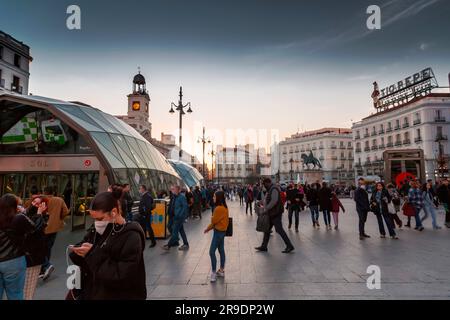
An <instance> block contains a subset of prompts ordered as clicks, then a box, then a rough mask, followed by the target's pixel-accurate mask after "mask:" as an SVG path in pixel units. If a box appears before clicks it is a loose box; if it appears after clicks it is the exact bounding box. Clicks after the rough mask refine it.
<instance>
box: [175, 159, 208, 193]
mask: <svg viewBox="0 0 450 320" xmlns="http://www.w3.org/2000/svg"><path fill="white" fill-rule="evenodd" d="M168 161H169V163H170V164H171V165H172V166H173V168H174V169H175V170H176V171H177V172H178V174H179V175H180V177H181V179H182V180H183V182H184V183H185V184H186V186H188V187H189V188H192V187H194V186H201V185H202V184H203V183H204V178H203V176H202V175H201V173H200V172H199V171H198V170H197V169H196V168H194V167H193V166H191V165H189V164H187V163H186V162H183V161H179V160H172V159H169V160H168Z"/></svg>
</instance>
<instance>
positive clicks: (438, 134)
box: [436, 126, 442, 137]
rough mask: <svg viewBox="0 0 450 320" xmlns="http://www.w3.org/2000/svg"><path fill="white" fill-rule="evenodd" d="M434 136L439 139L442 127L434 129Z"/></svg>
mask: <svg viewBox="0 0 450 320" xmlns="http://www.w3.org/2000/svg"><path fill="white" fill-rule="evenodd" d="M436 135H437V136H439V137H440V136H442V127H441V126H439V127H436Z"/></svg>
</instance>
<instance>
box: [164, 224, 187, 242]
mask: <svg viewBox="0 0 450 320" xmlns="http://www.w3.org/2000/svg"><path fill="white" fill-rule="evenodd" d="M183 224H184V220H181V221H176V220H175V221H174V222H173V225H172V234H171V237H170V240H169V242H168V243H167V245H168V246H169V247H175V246H178V241H179V239H180V238H179V237H178V234H180V235H181V239H183V244H184V245H187V246H188V245H189V243H188V240H187V237H186V232H184V226H183Z"/></svg>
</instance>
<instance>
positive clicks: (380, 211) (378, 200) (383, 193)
mask: <svg viewBox="0 0 450 320" xmlns="http://www.w3.org/2000/svg"><path fill="white" fill-rule="evenodd" d="M389 202H391V195H390V194H389V191H387V190H386V188H385V187H384V185H383V184H382V183H381V182H377V184H376V185H375V191H374V192H373V193H372V196H371V198H370V208H371V210H372V211H373V213H374V214H375V216H376V217H377V221H378V228H379V229H380V237H381V238H386V231H385V229H384V224H383V219H384V222H385V223H386V226H387V228H388V231H389V235H390V236H391V238H392V239H398V237H397V235H396V234H395V231H394V226H393V222H392V219H391V217H390V216H389V207H388V204H389Z"/></svg>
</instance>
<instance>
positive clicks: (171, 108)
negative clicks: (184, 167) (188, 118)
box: [169, 87, 192, 160]
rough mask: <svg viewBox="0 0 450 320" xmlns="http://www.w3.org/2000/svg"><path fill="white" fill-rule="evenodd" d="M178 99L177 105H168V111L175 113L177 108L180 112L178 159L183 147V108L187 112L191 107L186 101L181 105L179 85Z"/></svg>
mask: <svg viewBox="0 0 450 320" xmlns="http://www.w3.org/2000/svg"><path fill="white" fill-rule="evenodd" d="M179 97H180V99H179V100H178V105H176V104H174V103H173V102H172V103H171V105H170V110H169V113H175V110H177V111H178V112H179V113H180V153H179V158H180V159H179V160H181V158H182V156H183V147H182V141H183V115H185V114H186V112H184V110H183V109H184V108H187V107H189V108H188V109H187V113H192V109H191V103H190V102H188V103H186V104H185V105H183V87H180V94H179ZM173 107H175V110H173Z"/></svg>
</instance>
